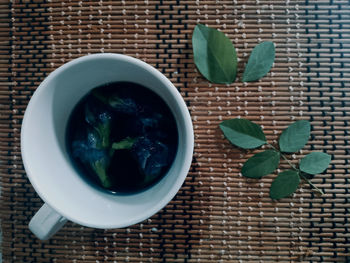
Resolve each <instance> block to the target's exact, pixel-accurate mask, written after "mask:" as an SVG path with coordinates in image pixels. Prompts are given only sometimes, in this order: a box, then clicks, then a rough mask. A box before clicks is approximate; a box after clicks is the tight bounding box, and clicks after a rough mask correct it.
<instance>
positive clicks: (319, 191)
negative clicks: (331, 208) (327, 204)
mask: <svg viewBox="0 0 350 263" xmlns="http://www.w3.org/2000/svg"><path fill="white" fill-rule="evenodd" d="M299 176H300V177H302V178H303V179H304V180H305V181H306V182H307V183H308V184H309V185H311V186H312V188H314V189H315V190H316V191H317V192H318V193H320V194H321V195H324V192H323V191H322V190H321V189H320V188H318V187H317V186H316V185H314V184H313V183H312V182H311V181H310V180H309V179H307V178H306V177H305V176H304V175H302V174H301V173H299Z"/></svg>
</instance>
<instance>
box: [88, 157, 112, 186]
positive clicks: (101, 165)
mask: <svg viewBox="0 0 350 263" xmlns="http://www.w3.org/2000/svg"><path fill="white" fill-rule="evenodd" d="M107 167H108V166H107V165H106V162H105V159H101V160H96V161H95V162H93V163H91V168H92V169H93V170H94V171H95V173H96V174H97V176H98V178H99V179H100V182H101V184H102V186H103V187H105V188H109V187H111V186H112V183H111V180H110V178H109V177H108V175H107V173H106V171H107Z"/></svg>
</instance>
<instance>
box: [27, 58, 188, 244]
mask: <svg viewBox="0 0 350 263" xmlns="http://www.w3.org/2000/svg"><path fill="white" fill-rule="evenodd" d="M116 81H129V82H134V83H138V84H141V85H143V86H145V87H147V88H149V89H151V90H152V91H153V92H155V93H157V94H158V95H159V96H160V97H161V98H162V99H163V100H164V101H165V103H166V104H167V105H168V106H169V108H170V110H171V112H172V114H173V115H174V117H175V120H176V125H177V129H178V136H179V138H178V150H177V153H176V157H175V160H174V162H173V164H172V166H171V168H170V169H169V171H168V172H167V174H166V175H165V176H164V177H163V178H162V179H161V180H160V181H159V182H157V183H156V184H155V185H153V186H152V187H150V188H148V189H146V190H144V191H142V192H139V193H133V194H128V195H125V194H124V195H118V194H110V193H108V192H104V191H101V190H99V189H97V188H94V187H92V186H91V185H90V184H89V183H88V182H87V181H85V180H84V179H83V178H82V177H81V176H79V174H78V173H77V171H76V169H75V168H74V165H73V164H72V163H71V159H70V158H69V156H68V153H67V148H66V140H65V133H66V127H67V123H68V119H69V116H70V114H71V112H72V110H73V109H74V107H75V105H76V104H77V103H78V102H79V101H80V100H81V99H82V98H83V97H84V96H85V95H86V94H87V93H88V92H89V91H90V90H91V89H93V88H95V87H97V86H100V85H103V84H106V83H110V82H116ZM193 141H194V136H193V127H192V122H191V117H190V114H189V112H188V109H187V107H186V104H185V102H184V100H183V98H182V97H181V95H180V93H179V92H178V91H177V89H176V88H175V86H174V85H173V84H172V83H171V82H170V81H169V80H168V79H167V78H166V77H165V76H164V75H163V74H161V73H160V72H159V71H158V70H156V69H155V68H153V67H152V66H150V65H148V64H146V63H145V62H142V61H140V60H138V59H135V58H132V57H129V56H125V55H120V54H93V55H88V56H84V57H81V58H78V59H75V60H72V61H71V62H69V63H67V64H64V65H63V66H61V67H59V68H58V69H56V70H55V71H53V72H52V73H51V74H50V75H49V76H48V77H47V78H46V79H45V80H44V81H43V82H42V83H41V84H40V86H39V87H38V88H37V90H36V91H35V92H34V94H33V97H32V98H31V100H30V102H29V104H28V107H27V109H26V112H25V115H24V119H23V124H22V130H21V151H22V159H23V163H24V167H25V170H26V173H27V175H28V178H29V180H30V182H31V184H32V185H33V187H34V188H35V190H36V192H37V193H38V194H39V196H40V197H41V198H42V199H43V200H44V201H45V204H44V205H43V206H42V207H41V208H40V210H39V211H38V212H37V213H36V214H35V215H34V217H33V218H32V220H31V221H30V223H29V228H30V230H31V231H32V232H33V233H34V234H35V235H36V236H37V237H38V238H40V239H42V240H46V239H48V238H50V237H51V236H52V235H53V234H55V233H56V232H57V231H58V230H59V229H60V228H61V227H62V226H63V225H64V223H65V222H66V221H67V220H71V221H73V222H75V223H78V224H81V225H84V226H88V227H94V228H104V229H105V228H121V227H126V226H130V225H133V224H136V223H139V222H141V221H143V220H145V219H147V218H149V217H151V216H152V215H153V214H155V213H157V212H158V211H159V210H160V209H162V208H163V207H164V206H165V205H166V204H167V203H168V202H169V201H170V200H171V199H172V198H173V197H174V196H175V194H176V193H177V192H178V190H179V189H180V187H181V185H182V184H183V182H184V180H185V178H186V176H187V173H188V171H189V168H190V166H191V162H192V154H193Z"/></svg>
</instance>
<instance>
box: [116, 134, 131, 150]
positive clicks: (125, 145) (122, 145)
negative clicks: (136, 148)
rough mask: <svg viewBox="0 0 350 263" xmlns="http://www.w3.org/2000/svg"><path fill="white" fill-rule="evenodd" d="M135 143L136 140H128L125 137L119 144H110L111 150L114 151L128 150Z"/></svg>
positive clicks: (128, 138)
mask: <svg viewBox="0 0 350 263" xmlns="http://www.w3.org/2000/svg"><path fill="white" fill-rule="evenodd" d="M135 141H136V138H130V137H127V138H125V139H124V140H122V141H120V142H115V143H113V144H112V148H113V149H114V150H125V149H126V150H129V149H131V147H132V146H133V145H134V142H135Z"/></svg>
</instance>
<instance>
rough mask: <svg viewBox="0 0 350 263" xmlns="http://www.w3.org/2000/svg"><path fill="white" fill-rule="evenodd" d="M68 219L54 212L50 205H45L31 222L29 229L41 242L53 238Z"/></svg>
mask: <svg viewBox="0 0 350 263" xmlns="http://www.w3.org/2000/svg"><path fill="white" fill-rule="evenodd" d="M66 222H67V219H66V218H65V217H63V216H61V215H60V214H59V213H57V212H56V211H55V210H53V209H52V208H51V207H50V206H49V205H48V204H46V203H45V204H44V205H43V206H42V207H41V208H40V209H39V211H38V212H36V214H35V215H34V216H33V218H32V219H31V220H30V222H29V229H30V231H32V232H33V234H34V235H36V236H37V237H38V238H39V239H41V240H47V239H49V238H50V237H52V236H53V235H54V234H56V232H57V231H58V230H60V229H61V228H62V227H63V225H64V224H65V223H66Z"/></svg>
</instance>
